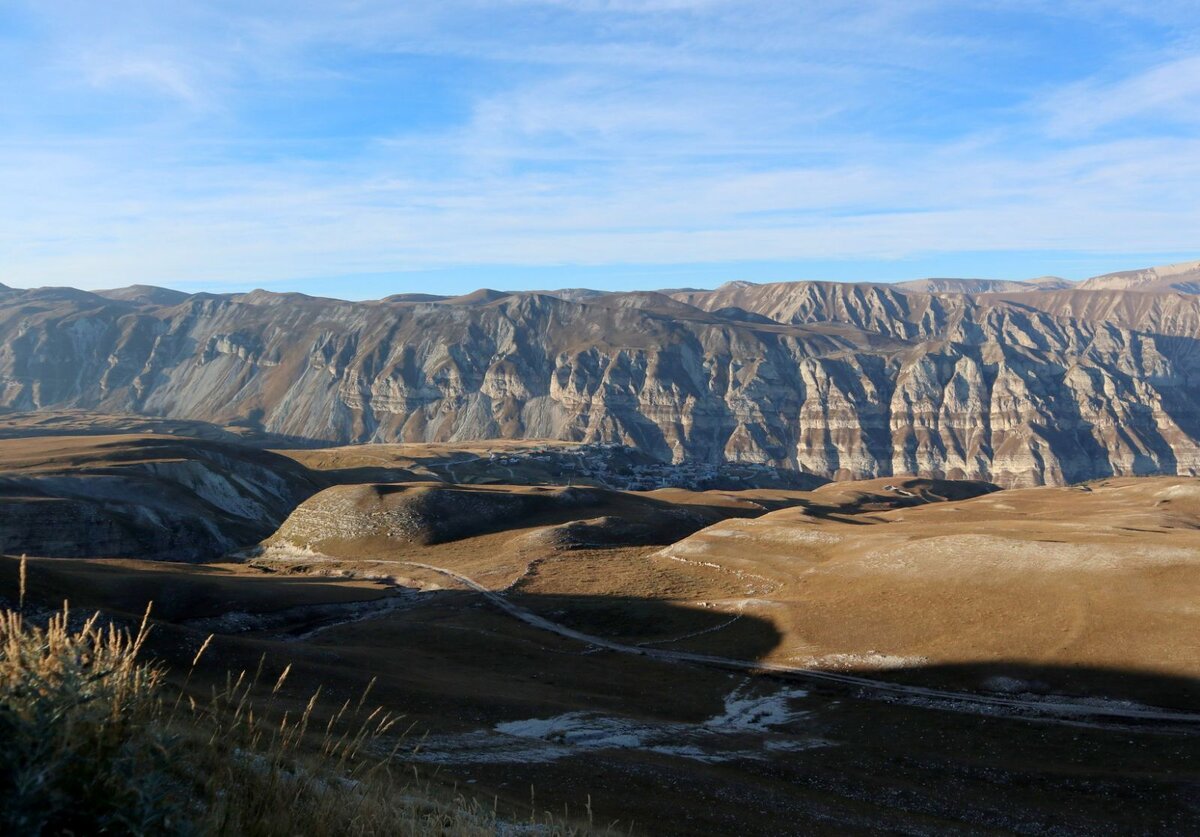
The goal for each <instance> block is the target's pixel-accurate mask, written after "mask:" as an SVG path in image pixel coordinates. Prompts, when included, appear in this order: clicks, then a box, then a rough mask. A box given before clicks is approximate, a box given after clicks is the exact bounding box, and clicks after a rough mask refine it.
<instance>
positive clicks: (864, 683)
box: [395, 561, 1200, 733]
mask: <svg viewBox="0 0 1200 837" xmlns="http://www.w3.org/2000/svg"><path fill="white" fill-rule="evenodd" d="M395 563H398V564H405V565H407V566H410V567H419V568H421V569H424V570H429V571H431V572H435V573H438V574H440V575H444V576H446V577H448V578H451V579H453V580H455V581H457V582H459V583H460V584H463V585H465V586H466V587H468V588H470V589H471V590H473V591H475V592H476V593H479V594H480V595H482V596H483V597H484V598H486V599H487V600H488V601H489V602H491V603H492V604H494V605H496V607H498V608H500V609H501V610H503V611H504V612H505V613H507V614H508V615H509V616H512V617H513V618H515V619H519V620H520V621H522V622H524V623H525V624H527V625H531V626H533V627H535V628H540V629H541V630H544V631H549V632H551V633H555V634H558V635H559V636H562V637H567V638H568V639H574V640H577V641H579V642H582V643H585V644H587V645H591V646H595V647H597V648H604V649H607V650H609V651H616V652H618V653H621V654H636V655H638V656H641V657H649V658H651V659H655V660H663V661H665V662H671V663H692V664H695V665H703V666H709V667H712V668H721V669H729V670H733V671H739V672H755V673H762V674H773V675H777V676H781V677H788V678H798V679H804V680H819V681H825V682H830V683H837V684H840V685H843V686H853V687H855V688H858V689H864V690H867V691H870V692H874V693H877V694H881V695H889V694H890V695H896V696H898V697H900V698H907V699H910V700H911V699H914V698H916V699H923V700H933V701H937V702H939V703H942V704H946V703H948V704H950V708H953V709H974V710H975V711H977V712H986V711H987V710H988V709H993V710H995V709H1002V710H1010V711H1011V710H1017V711H1018V712H1019V713H1028V714H1035V715H1041V716H1051V717H1070V718H1113V719H1123V720H1127V721H1141V722H1148V721H1163V722H1169V723H1172V724H1180V723H1182V724H1187V725H1188V726H1189V730H1188V731H1189V732H1192V733H1200V713H1195V712H1173V711H1170V710H1165V709H1156V708H1154V707H1150V706H1145V707H1137V706H1117V705H1111V704H1092V703H1085V702H1082V701H1079V702H1075V701H1071V700H1068V699H1063V698H1057V699H1048V700H1040V699H1027V698H1016V697H999V696H993V695H980V694H975V693H973V692H956V691H950V690H945V689H930V688H926V687H923V686H908V685H904V684H900V683H888V682H886V681H883V680H873V679H871V678H869V677H858V676H856V675H853V674H840V673H838V672H832V671H821V670H819V669H810V668H799V667H796V666H785V665H778V664H776V663H763V662H756V661H754V660H737V659H733V658H730V657H716V656H711V655H708V654H695V653H692V652H688V651H671V650H667V649H663V648H648V647H644V646H637V645H626V644H624V643H621V642H613V641H612V640H608V639H604V638H603V637H598V636H593V635H592V634H586V633H583V632H582V631H577V630H575V629H574V628H568V627H567V626H566V625H560V624H558V623H557V622H552V621H550V620H549V619H546V618H544V617H542V616H538V615H537V614H536V613H534V612H532V611H531V610H528V609H527V608H524V607H522V606H521V605H519V604H516V603H515V602H513V601H512V600H510V599H509V598H508V597H506V596H504V595H503V594H501V593H498V592H496V591H495V590H492V589H490V588H487V587H484V586H483V585H482V584H480V583H479V582H477V581H475V580H474V579H472V578H469V577H468V576H465V575H463V574H462V573H459V572H455V571H454V570H450V569H446V568H445V567H435V566H433V565H432V564H422V563H419V562H416V561H397V562H395Z"/></svg>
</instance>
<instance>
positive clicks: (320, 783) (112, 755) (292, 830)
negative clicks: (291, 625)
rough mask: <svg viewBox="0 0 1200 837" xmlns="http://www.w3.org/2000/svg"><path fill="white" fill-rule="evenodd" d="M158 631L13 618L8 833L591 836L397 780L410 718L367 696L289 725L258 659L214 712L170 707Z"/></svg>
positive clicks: (2, 721) (2, 620)
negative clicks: (155, 650)
mask: <svg viewBox="0 0 1200 837" xmlns="http://www.w3.org/2000/svg"><path fill="white" fill-rule="evenodd" d="M148 615H149V611H147V617H148ZM147 632H148V618H147V619H145V620H143V622H142V625H141V627H140V629H139V630H138V631H137V632H136V633H133V632H129V631H127V630H122V629H119V628H117V627H116V626H114V625H112V624H104V623H102V621H101V619H100V618H99V617H98V616H93V617H92V618H90V619H88V620H86V621H84V622H82V623H81V624H79V623H78V621H77V620H76V623H75V626H74V627H73V622H72V617H71V614H70V612H69V611H68V610H67V608H66V606H65V605H64V608H63V610H62V611H61V612H59V613H57V614H55V615H54V616H52V617H51V618H50V619H49V620H48V622H47V623H46V624H45V625H44V627H43V626H39V625H36V624H33V623H32V620H29V619H27V618H25V617H23V616H22V614H21V613H19V612H17V611H11V610H8V611H3V612H0V741H2V742H3V743H4V746H3V748H0V833H5V834H22V835H24V834H94V833H115V834H146V835H149V834H195V835H235V834H236V835H264V836H265V835H294V834H306V835H342V834H363V835H375V834H380V835H382V834H387V835H393V834H395V835H426V834H438V835H484V834H487V835H494V834H497V833H501V832H515V831H516V830H521V829H528V830H529V831H531V832H536V833H537V834H546V835H554V834H564V835H566V834H576V833H579V830H578V829H575V828H572V827H569V826H565V825H563V824H562V823H561V821H559V820H557V819H556V818H551V817H548V816H543V817H537V818H535V821H534V822H531V823H529V824H528V825H525V824H522V825H520V826H515V825H514V824H511V823H504V822H500V821H499V820H498V819H497V817H496V815H495V813H494V812H493V811H491V810H488V809H487V808H485V807H483V806H481V805H479V804H478V803H475V802H471V801H468V800H466V799H465V798H463V797H461V796H459V797H456V796H454V795H452V794H449V793H440V794H439V793H438V792H436V791H435V789H434V788H433V787H432V786H430V785H428V784H425V783H422V782H421V781H419V780H418V779H416V778H415V777H414V776H413V775H411V774H407V773H405V771H404V769H403V768H402V767H401V768H396V767H394V766H393V765H394V764H395V762H394V760H393V758H392V757H393V756H394V755H395V753H396V751H397V750H398V749H399V748H400V747H401V746H402V743H403V737H402V736H401V735H399V734H398V731H397V728H396V725H397V722H398V720H399V719H398V718H397V717H396V716H394V715H392V714H389V713H387V712H385V711H383V709H382V708H372V707H370V706H369V705H368V704H367V702H366V701H367V698H368V696H369V692H370V687H368V688H367V690H366V691H365V692H364V693H363V694H362V696H361V697H360V698H359V699H358V700H357V701H346V702H345V703H344V704H343V705H342V706H340V707H338V708H335V709H334V710H333V711H332V712H325V713H322V711H321V710H322V705H321V701H320V690H318V692H317V693H316V694H314V695H313V696H312V697H311V699H310V700H309V701H308V702H307V704H306V705H305V706H304V707H303V709H302V710H300V711H295V712H289V711H288V710H287V709H286V708H285V701H283V700H282V698H281V692H280V690H281V687H282V686H283V685H284V682H285V680H286V679H287V675H288V669H287V668H285V669H284V670H283V671H282V673H280V674H279V675H278V676H277V677H273V678H267V679H266V680H264V670H263V669H264V666H263V663H262V662H261V661H260V664H259V666H258V669H257V671H255V672H253V673H248V672H241V673H239V674H231V675H229V676H228V677H227V678H226V681H225V683H224V684H223V686H221V687H219V688H217V687H213V688H211V689H210V693H209V695H208V697H207V698H206V699H205V700H197V699H196V697H195V696H194V695H193V694H192V693H191V692H189V690H187V688H186V686H185V689H184V690H183V691H181V692H177V693H172V690H171V689H170V687H168V686H167V685H166V681H165V670H164V669H163V668H162V667H160V666H157V665H155V664H154V663H148V662H143V661H141V660H140V658H139V652H140V651H141V649H142V646H143V643H144V642H145V639H146V635H147ZM206 646H207V643H206ZM204 652H205V648H201V650H200V652H199V653H198V654H197V655H196V659H195V660H194V661H193V669H194V667H195V664H196V663H197V662H199V660H200V658H201V656H202V655H203V654H204ZM188 678H189V680H190V678H191V674H190V673H189V675H188ZM272 683H273V685H272ZM191 691H192V692H194V691H195V690H191ZM318 717H321V718H323V719H324V720H322V721H321V722H318V721H317V718H318Z"/></svg>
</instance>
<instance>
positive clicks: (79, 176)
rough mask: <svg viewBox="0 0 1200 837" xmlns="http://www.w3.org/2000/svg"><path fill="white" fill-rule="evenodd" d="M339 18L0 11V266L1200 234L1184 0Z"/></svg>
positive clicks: (816, 255)
mask: <svg viewBox="0 0 1200 837" xmlns="http://www.w3.org/2000/svg"><path fill="white" fill-rule="evenodd" d="M340 5H342V4H326V3H316V2H313V3H304V2H299V3H288V4H284V3H274V2H259V3H239V4H233V3H223V2H198V1H195V0H193V1H191V2H189V0H181V2H179V3H172V4H161V6H147V5H146V4H140V3H137V4H135V3H130V2H121V1H120V0H117V2H114V3H112V4H90V3H81V2H48V3H42V2H39V3H28V4H27V5H24V6H22V5H20V4H17V5H15V6H11V7H10V8H6V9H5V10H3V11H0V45H2V46H3V47H4V49H0V70H5V71H6V72H5V73H4V74H3V76H2V78H0V103H2V104H0V194H3V195H4V196H5V197H4V198H3V199H0V282H5V283H8V284H17V285H36V284H72V285H77V286H82V287H101V286H113V285H120V284H127V283H131V282H150V283H157V284H167V285H170V284H178V285H187V286H189V287H198V286H204V287H212V288H217V289H219V288H228V287H244V286H249V285H275V286H280V287H283V286H288V285H289V283H291V284H293V285H295V286H303V287H305V288H306V289H308V290H321V287H322V286H321V284H320V282H319V281H316V280H315V279H314V277H343V278H341V279H339V280H337V282H336V283H333V284H331V286H330V287H329V288H328V292H330V293H333V292H336V293H339V294H342V295H355V294H356V293H369V292H371V290H368V289H365V287H364V289H363V290H361V291H356V290H355V286H354V280H353V277H354V276H356V275H364V276H365V275H371V276H374V277H379V276H381V275H382V276H389V275H390V276H393V277H394V288H395V290H404V289H406V288H407V285H406V284H405V283H406V282H412V281H414V280H412V279H409V278H407V277H409V276H411V275H412V272H413V271H422V272H424V275H423V277H422V279H420V280H419V281H420V282H422V283H424V284H426V285H427V284H428V282H429V281H430V279H429V277H430V276H434V277H439V276H440V277H442V278H443V279H444V281H445V282H447V283H448V284H447V289H448V290H462V289H465V288H469V287H470V286H479V285H487V284H497V283H496V282H492V281H490V279H491V277H492V276H493V275H496V274H498V273H500V274H502V275H505V276H507V275H510V273H511V271H513V270H518V271H519V270H520V269H522V268H527V269H530V270H538V271H540V272H539V281H541V282H542V283H543V284H545V283H549V284H553V283H554V277H555V275H556V274H555V271H556V270H557V271H560V275H562V276H563V277H564V278H565V277H567V276H568V275H569V274H570V273H571V270H572V269H573V267H574V266H579V265H585V266H595V267H596V268H597V269H599V270H600V272H601V273H600V277H599V281H596V282H593V284H603V275H602V274H603V268H605V267H611V268H612V270H613V274H614V276H616V275H629V273H630V266H631V265H643V266H660V267H661V269H662V271H663V275H666V273H665V271H667V270H668V269H669V270H670V271H672V272H671V275H672V277H674V276H675V275H676V273H677V271H678V269H679V266H687V265H691V266H694V265H707V267H706V269H705V275H706V276H715V275H719V274H720V273H721V270H720V265H722V264H728V265H730V275H729V276H728V277H727V278H751V279H753V278H757V276H756V274H755V273H754V271H755V268H754V266H753V265H754V264H755V263H759V264H763V265H768V264H769V265H770V267H769V269H767V268H763V275H764V276H765V275H766V274H767V273H770V275H771V276H772V277H776V276H778V275H779V272H780V270H781V269H786V266H787V265H791V266H792V268H791V269H793V270H794V273H795V275H796V276H797V277H800V276H812V275H814V272H817V271H819V269H821V268H823V267H825V266H827V265H828V264H829V263H830V261H831V260H834V261H836V260H856V263H862V264H864V265H865V267H864V268H863V269H864V271H865V272H866V274H867V275H864V276H863V277H862V278H888V277H890V276H893V275H896V271H897V270H899V269H900V268H898V267H896V265H897V264H900V265H903V266H904V269H905V270H909V271H910V274H909V275H912V273H911V271H915V272H920V267H921V265H922V264H925V263H929V264H934V263H936V264H937V265H938V266H939V267H941V266H944V265H946V264H951V265H961V270H960V272H962V273H966V274H973V275H980V274H983V275H987V274H989V273H995V272H996V271H998V270H1001V269H1003V270H1004V271H1005V272H1009V273H1010V272H1011V271H1012V269H1013V265H1014V264H1017V265H1026V264H1027V265H1028V272H1029V273H1031V274H1032V273H1040V272H1044V269H1043V266H1042V265H1041V264H1040V263H1039V254H1040V253H1046V254H1054V259H1055V260H1056V264H1061V263H1064V260H1065V262H1066V263H1069V264H1078V265H1080V266H1081V267H1080V269H1082V266H1083V265H1089V266H1090V265H1092V264H1100V263H1103V264H1109V263H1111V264H1112V266H1113V267H1123V266H1135V265H1137V264H1140V263H1141V262H1142V261H1144V260H1150V261H1153V260H1156V259H1158V258H1160V257H1163V258H1165V257H1166V256H1167V255H1170V254H1175V253H1186V252H1189V251H1193V250H1194V249H1195V248H1196V239H1195V230H1196V229H1198V228H1200V209H1197V208H1194V202H1193V201H1191V200H1190V199H1189V196H1190V195H1194V194H1195V193H1196V191H1197V187H1200V162H1197V161H1200V124H1198V123H1200V119H1197V112H1198V109H1200V63H1198V62H1200V54H1196V53H1195V50H1196V44H1197V41H1196V37H1197V30H1200V23H1197V22H1195V21H1193V20H1192V16H1190V15H1188V14H1187V13H1186V9H1184V8H1183V7H1182V6H1179V7H1175V6H1173V5H1172V4H1166V3H1164V4H1161V5H1159V6H1157V7H1156V8H1154V9H1149V10H1148V9H1147V8H1146V7H1144V6H1134V5H1126V4H1123V3H1117V2H1113V3H1094V4H1079V5H1077V6H1073V5H1071V4H1048V3H1047V4H1042V3H1034V2H1027V3H1016V4H992V3H984V2H978V3H967V2H959V3H949V2H920V3H905V4H900V3H891V2H873V3H857V4H840V5H837V6H835V7H829V8H825V7H823V6H824V5H825V4H821V6H818V5H817V4H812V7H811V8H810V7H807V4H803V6H802V4H791V3H776V2H741V3H732V2H721V1H720V0H712V2H682V0H680V2H670V0H661V2H651V1H650V0H647V2H634V0H624V1H623V2H600V1H599V0H597V2H585V3H575V2H572V3H567V2H549V1H547V2H533V1H532V0H529V2H518V0H508V2H469V0H454V2H445V3H440V4H396V3H391V2H386V3H385V2H371V1H370V0H366V1H365V2H361V3H355V4H352V5H347V6H346V8H344V9H341V8H337V7H338V6H340ZM797 7H800V8H797ZM4 52H8V53H9V56H10V58H9V60H8V61H6V60H5V58H4V57H3V53H4ZM1098 56H1103V58H1104V60H1099V59H1098ZM1018 254H1019V255H1018ZM1063 254H1068V255H1067V256H1065V257H1064V255H1063ZM1071 254H1074V255H1071ZM1047 258H1049V256H1047ZM1072 259H1074V261H1072ZM923 260H924V261H923ZM873 264H874V265H876V266H877V268H876V269H875V270H874V273H872V265H873ZM781 266H783V267H781ZM501 269H503V270H501ZM593 275H595V274H593ZM655 275H656V273H655V270H654V269H647V270H645V271H642V273H640V274H639V276H640V278H639V279H638V282H639V283H641V284H643V285H644V286H651V285H653V284H654V283H655V279H654V277H655ZM344 277H350V278H349V279H347V278H344ZM672 281H675V279H674V278H673V279H672ZM706 281H707V280H706ZM306 282H307V283H306ZM377 284H378V280H377V279H376V285H373V286H372V289H373V288H374V287H377ZM451 285H452V287H451ZM408 289H410V288H408Z"/></svg>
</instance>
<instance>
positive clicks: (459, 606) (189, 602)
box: [0, 557, 1200, 712]
mask: <svg viewBox="0 0 1200 837" xmlns="http://www.w3.org/2000/svg"><path fill="white" fill-rule="evenodd" d="M17 567H18V561H17V560H16V559H13V558H11V557H0V600H4V601H7V603H8V604H9V605H11V604H13V603H15V601H16V598H17V595H16V594H17V585H18V578H17ZM64 599H69V600H70V601H71V603H72V609H73V610H74V611H75V612H77V613H84V612H90V611H92V610H95V609H102V610H105V611H107V612H112V613H114V614H116V615H121V616H125V617H127V618H130V619H133V618H136V617H139V616H140V615H141V613H142V612H143V611H144V610H145V607H146V605H147V603H148V602H151V601H152V602H153V616H154V618H155V619H156V621H161V622H162V623H164V625H174V626H176V627H178V628H181V629H184V630H185V631H190V630H193V629H197V628H200V627H203V629H204V630H205V631H209V630H211V631H213V632H214V633H217V634H220V635H225V636H227V637H229V638H231V639H233V638H244V639H252V640H253V641H255V642H256V643H261V642H267V643H271V642H275V641H286V642H288V643H289V646H290V649H289V651H288V653H293V652H294V651H299V650H300V649H299V648H297V646H296V645H294V644H292V643H294V642H295V640H296V639H297V638H301V639H303V640H304V641H305V642H310V643H311V644H312V645H313V647H322V646H323V645H324V644H325V643H326V642H328V641H336V642H338V643H349V644H351V645H353V644H354V643H355V642H356V637H355V635H354V634H353V632H352V631H350V630H348V629H346V628H342V627H340V626H345V625H350V624H354V623H362V624H363V627H364V629H365V630H364V635H367V634H370V633H371V631H372V630H373V628H371V627H369V626H371V625H372V624H373V623H374V627H376V628H377V627H379V625H380V624H382V623H381V622H379V620H383V619H390V618H393V616H392V615H393V614H401V615H403V616H404V618H403V619H401V620H400V621H399V623H398V624H401V625H404V624H409V623H411V624H413V625H416V624H421V625H422V626H423V627H422V629H423V630H424V629H427V628H428V626H429V625H438V626H440V627H441V628H442V629H444V630H446V631H458V630H461V629H462V625H461V624H459V623H461V622H463V621H464V620H465V621H471V620H477V619H478V618H481V617H482V618H484V619H486V621H488V622H489V624H493V623H494V624H496V625H500V626H504V627H505V628H506V629H507V630H509V631H510V632H512V633H514V634H517V635H522V636H524V635H529V636H533V637H537V638H538V639H539V641H544V642H545V643H546V646H547V649H548V650H551V649H553V650H554V652H555V653H568V654H572V655H574V654H577V653H579V652H585V651H591V652H592V653H597V652H598V653H599V654H600V655H601V657H603V658H604V659H605V661H606V665H612V664H616V663H617V662H618V661H620V660H626V661H628V662H630V663H633V662H635V661H636V664H637V665H639V666H640V665H644V664H647V663H654V664H663V665H667V666H670V667H675V666H676V665H678V666H679V667H680V668H681V669H682V668H695V667H700V668H710V669H712V670H713V671H716V672H724V673H728V672H730V671H734V672H736V671H737V666H730V665H706V664H704V663H702V662H697V661H695V660H688V659H681V660H676V661H673V660H670V659H666V658H664V657H663V656H660V655H658V654H656V653H653V652H681V653H683V654H689V653H690V654H704V655H712V656H719V657H722V658H728V659H731V660H744V661H747V662H749V663H753V662H755V661H759V660H763V659H765V658H767V657H768V656H769V655H770V653H771V652H772V651H773V650H775V649H776V648H777V647H778V646H779V644H780V642H781V640H782V635H781V634H780V632H779V630H778V629H777V628H776V626H775V625H774V624H773V623H771V622H770V621H768V620H765V619H762V618H759V617H756V616H752V615H748V614H740V615H737V618H736V619H734V618H731V615H730V613H729V612H727V611H724V610H717V609H713V608H706V607H698V606H694V605H683V604H680V603H678V602H676V601H672V600H670V599H664V598H649V597H641V596H628V595H607V596H604V595H600V596H597V595H565V594H557V595H547V594H536V593H534V594H531V593H525V592H518V591H513V592H511V593H510V594H509V595H507V596H506V598H505V602H507V603H508V604H509V605H511V608H509V609H506V608H505V607H503V606H501V605H499V604H497V603H496V602H492V601H487V600H485V598H484V597H483V596H481V595H480V594H478V593H476V592H473V591H470V590H462V589H446V590H437V591H427V592H417V591H415V590H411V589H407V590H406V589H404V588H400V589H399V590H397V589H392V590H386V589H384V588H382V587H379V586H367V585H363V584H351V583H347V582H346V581H345V580H344V579H336V578H328V577H317V576H296V575H283V574H269V573H266V574H251V575H242V574H235V573H230V572H226V571H222V570H221V569H219V568H215V567H205V566H195V565H166V564H140V565H139V564H138V563H136V562H94V561H87V560H72V559H32V560H31V561H30V562H29V573H28V594H27V602H28V603H29V604H30V605H31V606H33V607H35V608H43V609H56V608H58V607H61V604H62V602H63V600H64ZM231 613H232V614H237V616H238V618H237V619H236V620H232V621H229V620H223V619H221V618H219V617H224V616H226V615H228V614H231ZM226 622H228V624H226ZM331 628H337V629H338V630H337V633H336V634H329V635H328V637H326V636H325V635H324V634H323V632H324V631H326V630H328V629H331ZM558 629H561V630H558ZM589 637H590V638H596V639H598V640H600V641H601V642H602V643H614V644H616V645H617V646H620V647H618V648H605V647H600V648H595V647H593V648H590V649H589V647H588V644H587V642H586V638H589ZM639 652H652V653H650V654H644V653H639ZM480 653H481V655H484V654H486V653H489V652H485V651H484V650H483V649H482V648H481V649H480ZM456 657H457V660H456V663H455V664H456V665H463V666H466V667H468V668H469V667H470V666H471V665H472V664H473V661H472V660H471V659H470V657H469V656H467V657H463V656H462V655H461V654H456ZM647 657H648V659H643V658H647ZM548 659H549V660H551V661H552V660H553V655H551V657H549V658H548ZM597 659H600V658H599V657H597ZM477 662H479V663H481V664H482V663H484V662H485V661H484V660H483V659H482V656H481V659H480V660H479V661H477ZM1147 664H1148V665H1152V664H1153V661H1147ZM836 671H838V672H840V673H844V674H851V675H854V676H856V677H862V678H868V679H870V680H876V681H883V682H886V683H893V684H905V685H915V686H922V687H928V688H934V689H943V690H948V691H964V692H969V693H977V694H985V695H994V696H998V697H1002V698H1013V697H1016V698H1030V699H1042V698H1049V697H1052V696H1069V697H1072V698H1104V699H1106V700H1109V701H1135V702H1137V703H1140V704H1148V705H1151V706H1159V707H1168V708H1171V709H1175V710H1184V711H1190V712H1200V679H1197V678H1192V677H1185V676H1175V675H1171V674H1166V673H1159V672H1154V671H1151V670H1149V669H1146V670H1132V669H1121V668H1115V667H1113V668H1105V667H1097V666H1082V665H1081V666H1072V665H1058V664H1039V663H1030V662H1025V661H1016V660H1013V661H1005V660H988V661H977V662H961V663H946V664H928V665H913V666H905V667H899V668H885V669H879V668H870V667H859V668H855V669H847V668H839V669H836ZM755 673H756V674H757V675H758V676H761V677H764V678H767V679H776V680H779V681H781V682H783V681H795V682H800V683H807V684H809V686H810V687H811V688H813V689H814V690H816V691H819V692H835V693H852V694H860V695H864V696H868V697H870V696H871V688H870V687H861V686H857V685H854V684H839V683H831V682H829V681H826V680H821V679H812V678H808V677H807V676H806V675H804V674H803V673H801V672H796V673H762V672H755ZM877 697H881V698H883V699H890V698H889V696H888V695H887V694H884V693H880V694H879V695H877ZM1113 706H1117V704H1113ZM1118 708H1119V707H1118Z"/></svg>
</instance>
